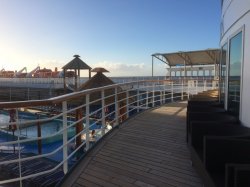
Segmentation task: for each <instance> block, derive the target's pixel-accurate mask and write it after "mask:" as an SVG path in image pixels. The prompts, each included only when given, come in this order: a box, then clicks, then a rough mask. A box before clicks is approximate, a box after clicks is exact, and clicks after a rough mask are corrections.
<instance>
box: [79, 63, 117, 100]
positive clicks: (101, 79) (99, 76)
mask: <svg viewBox="0 0 250 187" xmlns="http://www.w3.org/2000/svg"><path fill="white" fill-rule="evenodd" d="M91 72H96V74H95V75H94V76H93V77H92V78H91V79H89V80H88V81H87V82H85V83H83V84H82V85H81V86H80V87H79V91H81V90H87V89H92V88H98V87H103V86H108V85H112V84H115V83H114V82H113V81H112V80H111V79H110V78H108V77H106V76H105V75H104V74H103V73H104V72H109V71H108V70H106V69H105V68H101V67H97V68H94V69H92V71H91ZM118 91H121V88H120V87H119V88H118ZM114 93H115V90H114V89H108V90H105V96H108V95H113V94H114ZM100 98H101V92H96V93H93V94H91V95H90V100H91V101H94V100H97V99H100ZM113 101H114V96H113V97H109V98H107V99H105V103H106V104H108V103H112V102H113ZM95 105H100V101H99V102H96V103H95Z"/></svg>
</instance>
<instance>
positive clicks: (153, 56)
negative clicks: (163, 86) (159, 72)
mask: <svg viewBox="0 0 250 187" xmlns="http://www.w3.org/2000/svg"><path fill="white" fill-rule="evenodd" d="M153 76H154V56H153V55H152V77H153Z"/></svg>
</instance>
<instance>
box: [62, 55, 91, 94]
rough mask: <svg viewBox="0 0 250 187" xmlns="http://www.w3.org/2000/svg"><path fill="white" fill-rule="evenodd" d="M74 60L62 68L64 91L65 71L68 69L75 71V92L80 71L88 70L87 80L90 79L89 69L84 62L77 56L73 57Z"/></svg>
mask: <svg viewBox="0 0 250 187" xmlns="http://www.w3.org/2000/svg"><path fill="white" fill-rule="evenodd" d="M74 57H75V58H74V59H73V60H71V61H70V62H69V63H67V64H66V65H65V66H63V67H62V69H63V73H64V77H63V78H64V89H65V90H66V81H65V79H66V71H67V70H68V69H73V70H75V90H77V76H79V77H80V70H83V69H87V70H89V79H90V77H91V69H92V68H91V67H90V66H88V65H87V64H86V63H85V62H83V61H82V60H81V59H80V58H79V57H80V56H79V55H74Z"/></svg>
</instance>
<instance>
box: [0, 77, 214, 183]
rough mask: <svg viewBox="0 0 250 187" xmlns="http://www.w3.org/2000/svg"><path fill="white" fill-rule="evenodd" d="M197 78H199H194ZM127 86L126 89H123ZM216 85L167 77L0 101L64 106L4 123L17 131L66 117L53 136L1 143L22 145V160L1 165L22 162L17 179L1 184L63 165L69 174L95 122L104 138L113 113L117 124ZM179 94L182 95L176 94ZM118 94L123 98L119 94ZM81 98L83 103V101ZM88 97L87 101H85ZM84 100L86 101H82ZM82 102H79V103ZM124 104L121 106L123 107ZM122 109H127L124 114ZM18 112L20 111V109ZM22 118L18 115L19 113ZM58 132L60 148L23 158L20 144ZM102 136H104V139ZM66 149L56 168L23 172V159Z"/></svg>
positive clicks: (9, 104) (15, 105) (13, 105)
mask: <svg viewBox="0 0 250 187" xmlns="http://www.w3.org/2000/svg"><path fill="white" fill-rule="evenodd" d="M192 81H195V80H192ZM122 88H123V89H122ZM213 88H214V87H213V86H212V84H211V85H209V84H208V83H207V82H200V81H199V84H198V81H196V82H192V85H190V84H188V82H186V83H183V82H182V83H181V84H180V83H177V84H175V83H174V82H173V81H169V80H168V81H167V80H144V81H134V82H129V83H121V84H113V85H109V86H104V87H100V88H94V89H88V90H84V91H78V92H74V93H71V94H66V95H63V96H58V97H54V98H50V99H44V100H33V101H18V102H2V103H0V108H3V109H13V108H15V109H16V110H17V109H18V108H24V107H34V106H53V105H55V104H57V106H61V111H60V113H59V114H57V115H55V116H52V117H48V118H43V119H36V120H26V121H16V122H11V123H2V124H0V126H3V125H4V126H6V125H7V126H8V125H17V126H18V128H17V130H18V131H19V132H20V128H19V127H20V125H25V124H36V123H41V126H42V125H43V124H42V123H44V122H48V121H52V120H56V119H58V118H62V120H61V119H60V120H61V122H62V124H63V125H62V128H61V129H60V130H58V131H57V132H54V133H51V134H50V135H46V136H42V137H36V138H28V139H20V133H17V137H18V140H17V141H6V142H2V143H0V146H3V145H5V146H6V145H12V144H18V154H19V156H18V159H12V160H5V161H0V165H6V164H10V163H19V166H20V167H19V172H20V175H19V177H16V178H13V179H7V180H3V181H0V184H5V183H10V182H15V181H20V185H22V180H25V179H28V178H31V177H35V176H40V175H44V174H46V173H50V172H53V171H55V170H57V169H58V168H59V167H61V166H63V171H64V173H65V174H66V173H67V172H68V162H69V159H71V158H72V157H73V156H74V154H75V153H77V152H78V151H79V150H80V149H82V148H83V146H85V149H86V151H88V149H89V146H90V145H89V141H90V140H89V134H90V127H91V126H93V125H94V124H97V123H101V129H100V130H99V132H100V133H101V135H100V136H101V137H102V136H103V135H104V134H105V126H106V120H105V119H106V118H107V117H109V116H113V119H112V118H111V120H110V122H109V123H110V124H113V125H114V126H117V125H119V123H120V122H121V120H123V118H129V117H130V114H131V112H134V113H138V112H140V111H141V110H144V109H147V108H150V107H155V106H156V105H157V106H159V105H161V104H164V103H166V102H173V101H174V100H175V99H180V100H182V99H184V97H186V98H188V97H189V95H191V94H195V93H198V92H199V91H204V90H207V89H213ZM105 90H113V91H111V92H110V93H109V94H107V95H105V94H104V93H105ZM96 92H99V93H100V92H101V98H95V100H93V101H91V100H90V96H91V95H92V94H95V93H96ZM175 93H178V94H175ZM118 95H119V96H120V97H118ZM80 98H81V102H79V101H80ZM83 99H84V100H83ZM72 100H73V101H75V102H74V106H73V107H72V106H71V107H72V108H71V107H70V106H68V104H70V102H71V101H72ZM82 100H83V101H82ZM77 101H78V102H77ZM95 103H100V104H99V105H100V107H98V108H97V109H95V110H94V111H90V105H92V104H95ZM119 105H121V106H119ZM112 106H114V108H113V109H112V111H109V112H108V113H105V109H106V108H108V107H112ZM81 109H85V113H83V114H84V115H83V116H82V117H81V118H80V119H76V120H75V121H74V122H72V123H71V124H69V125H68V119H67V115H68V114H71V113H73V112H76V111H77V110H81ZM120 110H124V111H123V112H122V113H121V111H120ZM17 111H18V110H17ZM94 114H101V115H100V118H99V119H96V121H95V123H93V124H90V121H89V120H90V116H92V115H94ZM17 119H18V114H17ZM84 121H85V126H84V128H83V130H80V131H79V132H77V133H76V134H75V135H74V136H73V137H70V138H69V139H68V135H67V132H68V130H69V129H70V128H72V127H74V126H77V125H78V124H79V123H80V124H82V123H83V122H84ZM58 135H62V138H63V143H62V145H60V146H59V147H57V148H55V149H53V150H52V151H51V152H48V153H45V154H40V155H35V156H30V157H25V158H21V155H20V153H21V149H20V144H21V143H25V142H30V141H41V140H44V139H49V138H52V137H55V136H58ZM82 135H85V136H86V139H85V140H84V141H82V142H81V144H80V145H78V147H76V148H75V149H74V150H73V151H72V152H71V153H68V144H69V143H72V142H73V141H75V140H76V139H77V137H79V136H82ZM101 137H100V138H101ZM61 150H62V151H63V159H62V161H61V162H59V163H58V164H57V165H56V166H55V167H54V168H52V169H49V170H46V171H42V172H38V173H34V174H31V175H27V176H23V174H22V167H21V163H22V162H23V161H27V160H33V159H38V158H45V157H48V156H51V155H53V154H55V153H57V152H58V151H61Z"/></svg>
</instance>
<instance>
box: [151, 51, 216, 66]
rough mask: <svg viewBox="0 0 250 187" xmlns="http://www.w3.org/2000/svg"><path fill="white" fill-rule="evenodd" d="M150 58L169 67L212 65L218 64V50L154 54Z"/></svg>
mask: <svg viewBox="0 0 250 187" xmlns="http://www.w3.org/2000/svg"><path fill="white" fill-rule="evenodd" d="M152 57H155V58H157V59H158V60H160V61H162V62H164V63H166V64H167V65H169V66H170V67H171V66H178V65H186V66H193V65H214V64H218V63H219V59H220V49H206V50H199V51H179V52H174V53H155V54H153V55H152Z"/></svg>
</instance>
